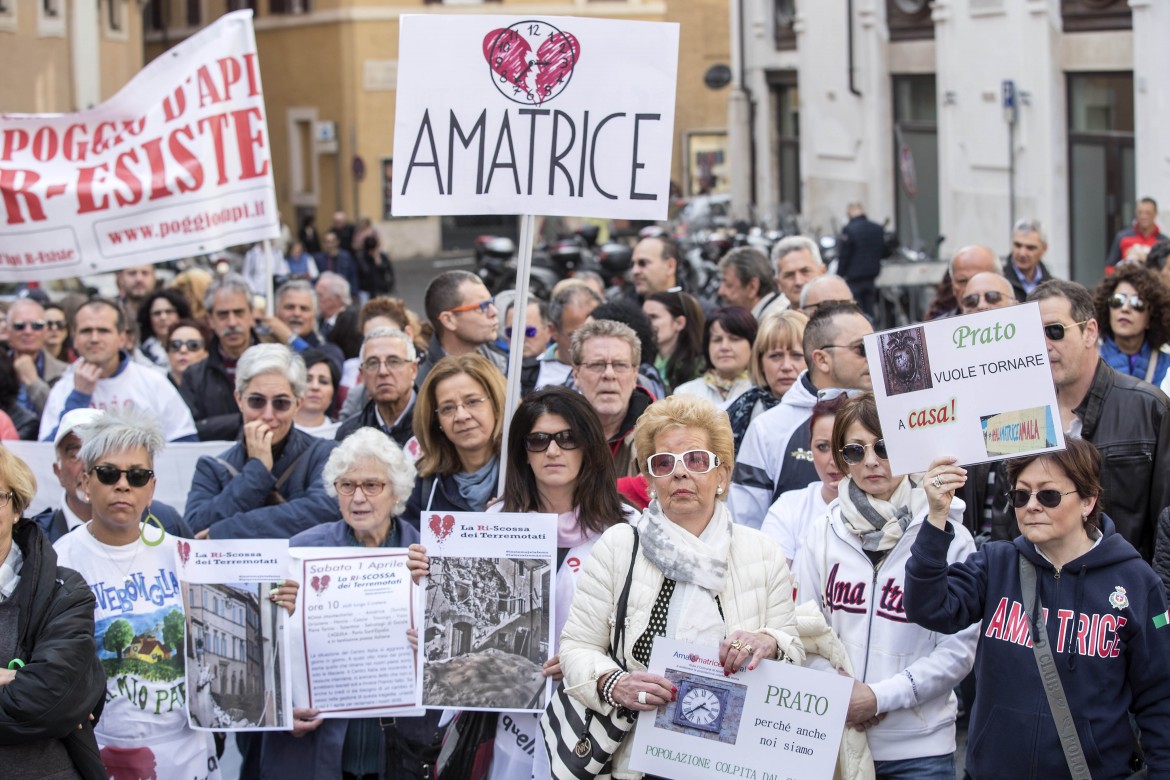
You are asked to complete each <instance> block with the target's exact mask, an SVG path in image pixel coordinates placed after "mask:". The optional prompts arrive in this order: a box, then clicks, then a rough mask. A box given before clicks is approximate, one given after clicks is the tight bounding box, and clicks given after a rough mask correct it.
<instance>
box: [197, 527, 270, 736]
mask: <svg viewBox="0 0 1170 780" xmlns="http://www.w3.org/2000/svg"><path fill="white" fill-rule="evenodd" d="M175 558H176V561H175V568H176V569H177V571H178V572H179V584H180V588H181V590H182V592H183V604H184V607H185V611H186V616H187V626H186V629H187V630H186V637H185V645H186V648H185V652H186V654H187V664H186V669H187V714H188V721H189V722H190V724H191V728H194V729H201V730H204V731H287V730H288V729H291V728H292V722H293V719H292V696H291V695H290V691H291V686H290V679H291V678H290V676H289V671H290V669H289V664H288V631H287V630H286V623H287V618H288V613H287V612H286V611H285V609H284V607H281V606H277V605H276V604H274V603H272V602H271V601H270V600H269V599H268V592H269V591H270V590H271V589H272V588H275V587H276V586H277V585H279V584H280V582H281V581H282V580H283V579H284V578H285V574H286V572H287V570H288V566H289V554H288V540H287V539H190V540H188V539H182V540H180V541H179V542H178V544H176V545H175Z"/></svg>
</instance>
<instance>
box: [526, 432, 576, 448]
mask: <svg viewBox="0 0 1170 780" xmlns="http://www.w3.org/2000/svg"><path fill="white" fill-rule="evenodd" d="M554 441H555V442H556V443H557V446H558V447H560V448H561V449H562V450H575V449H577V448H578V447H580V446H581V442H579V441H577V438H576V437H575V436H574V435H573V432H572V431H570V430H568V429H566V430H563V431H557V432H556V433H530V434H528V435H527V436H525V437H524V449H526V450H528V451H529V452H544V451H545V450H547V449H548V445H550V444H552V443H553V442H554Z"/></svg>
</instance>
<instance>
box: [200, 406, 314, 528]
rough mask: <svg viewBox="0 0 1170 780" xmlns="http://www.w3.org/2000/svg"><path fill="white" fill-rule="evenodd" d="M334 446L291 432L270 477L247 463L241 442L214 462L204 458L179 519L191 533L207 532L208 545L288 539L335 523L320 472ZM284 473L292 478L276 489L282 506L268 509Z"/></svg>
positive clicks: (261, 468) (258, 466) (257, 465)
mask: <svg viewBox="0 0 1170 780" xmlns="http://www.w3.org/2000/svg"><path fill="white" fill-rule="evenodd" d="M336 446H337V443H336V442H333V441H329V440H328V439H319V438H317V437H316V436H311V435H309V434H307V433H305V432H304V431H300V430H298V429H296V428H293V429H291V430H290V431H289V434H288V440H287V443H286V444H285V447H284V452H282V453H281V454H280V459H279V460H277V461H276V463H274V464H273V467H272V471H269V470H268V469H266V468H264V464H262V463H261V462H260V461H258V460H256V459H255V458H248V457H247V453H246V452H245V450H244V443H243V442H240V443H238V444H236V445H235V446H233V447H232V448H231V449H229V450H227V451H226V452H224V453H221V454H220V455H219V456H218V459H217V458H215V457H211V456H210V455H204V456H203V457H201V458H200V459H199V462H198V463H197V464H195V477H194V479H193V480H192V482H191V492H190V493H188V494H187V510H186V511H185V512H184V513H183V517H184V519H185V520H186V521H187V524H188V525H189V526H191V530H193V531H194V532H195V533H198V532H200V531H202V530H203V529H205V528H210V529H211V538H213V539H288V538H289V537H291V536H293V535H294V534H296V533H297V532H299V531H303V530H305V529H306V528H311V527H313V526H315V525H317V524H319V523H323V522H328V521H331V520H333V519H334V518H336V517H337V501H336V500H335V499H333V498H332V497H330V495H329V494H328V493H326V492H325V484H324V483H323V482H322V481H321V471H322V469H324V467H325V461H326V460H328V459H329V455H330V453H331V452H333V448H334V447H336ZM302 454H303V455H304V457H301V455H302ZM298 458H299V460H298ZM220 460H223V461H225V462H226V463H227V464H228V465H230V466H231V468H232V470H234V471H235V472H236V473H235V475H233V474H232V470H229V469H228V468H227V467H226V466H224V464H223V463H221V462H220ZM294 461H296V462H295V463H294ZM289 468H292V469H293V471H292V474H291V475H290V476H289V478H288V479H287V480H286V481H285V483H284V484H283V485H282V486H281V488H280V495H281V496H282V497H283V498H284V503H279V504H272V505H269V502H268V495H269V494H270V493H271V492H272V490H273V488H274V487H276V482H277V478H278V476H279V475H282V474H284V473H285V471H286V470H287V469H289Z"/></svg>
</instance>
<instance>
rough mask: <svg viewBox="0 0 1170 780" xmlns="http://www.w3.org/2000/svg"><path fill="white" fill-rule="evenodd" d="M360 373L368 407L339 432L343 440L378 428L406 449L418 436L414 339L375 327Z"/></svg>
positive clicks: (364, 345)
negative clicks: (356, 432) (363, 431)
mask: <svg viewBox="0 0 1170 780" xmlns="http://www.w3.org/2000/svg"><path fill="white" fill-rule="evenodd" d="M358 366H359V368H358V373H359V375H360V376H361V378H362V384H363V385H364V386H365V389H366V398H368V399H369V400H368V401H366V405H365V406H364V407H363V408H362V410H361V411H360V412H358V413H357V414H355V415H354V416H352V417H350V418H349V419H347V420H345V422H343V423H342V424H341V427H339V428H338V429H337V435H336V437H335V438H336V439H337V441H342V440H343V439H345V437H347V436H349V435H350V434H351V433H353V432H354V431H356V430H358V429H359V428H377V429H378V430H380V431H381V432H382V433H384V434H386V435H387V436H389V437H390V438H391V439H393V440H394V441H396V442H398V446H400V447H403V448H405V447H406V446H407V442H409V441H410V440H411V438H413V436H414V428H413V425H412V423H411V418H412V416H413V415H414V400H415V393H414V380H415V377H417V376H418V355H417V354H416V353H415V350H414V344H413V343H411V341H410V337H409V336H407V335H406V334H405V333H403V332H402V331H400V330H399V329H398V328H388V327H380V328H374V329H373V330H372V331H370V332H369V333H368V334H366V338H365V341H363V342H362V348H361V353H360V356H359V360H358Z"/></svg>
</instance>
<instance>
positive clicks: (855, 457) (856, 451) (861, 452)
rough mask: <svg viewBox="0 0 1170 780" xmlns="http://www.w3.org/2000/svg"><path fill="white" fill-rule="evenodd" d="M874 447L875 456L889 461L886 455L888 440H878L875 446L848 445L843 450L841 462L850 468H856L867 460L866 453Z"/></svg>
mask: <svg viewBox="0 0 1170 780" xmlns="http://www.w3.org/2000/svg"><path fill="white" fill-rule="evenodd" d="M870 447H873V454H874V455H877V456H878V457H879V458H881V459H882V460H889V458H888V457H887V453H886V440H885V439H878V440H877V441H875V442H874V443H873V444H857V443H853V444H846V445H845V446H844V447H842V448H841V460H843V461H845V462H846V463H848V464H849V465H850V466H856V465H857V464H858V463H861V462H862V461H864V460H865V451H866V450H868V449H869V448H870Z"/></svg>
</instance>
